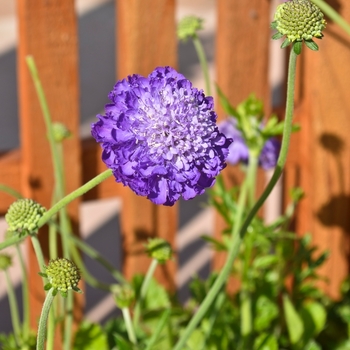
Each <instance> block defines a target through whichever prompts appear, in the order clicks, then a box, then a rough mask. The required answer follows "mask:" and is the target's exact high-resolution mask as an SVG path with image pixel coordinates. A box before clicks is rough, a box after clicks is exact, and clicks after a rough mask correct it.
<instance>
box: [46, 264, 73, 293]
mask: <svg viewBox="0 0 350 350" xmlns="http://www.w3.org/2000/svg"><path fill="white" fill-rule="evenodd" d="M45 274H46V275H47V278H48V280H49V282H50V284H51V286H52V288H54V289H56V290H59V291H61V292H63V293H66V292H67V291H68V290H69V289H74V290H77V289H78V288H77V286H78V282H79V281H80V272H79V269H78V268H77V266H76V265H75V264H74V263H73V262H72V261H70V260H67V259H64V258H58V259H55V260H50V262H49V264H48V266H47V267H46V271H45Z"/></svg>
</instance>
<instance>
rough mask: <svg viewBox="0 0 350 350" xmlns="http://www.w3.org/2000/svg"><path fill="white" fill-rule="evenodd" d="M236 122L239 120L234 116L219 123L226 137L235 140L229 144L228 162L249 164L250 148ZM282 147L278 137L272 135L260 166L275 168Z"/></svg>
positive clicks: (265, 145) (264, 147)
mask: <svg viewBox="0 0 350 350" xmlns="http://www.w3.org/2000/svg"><path fill="white" fill-rule="evenodd" d="M236 124H237V121H236V120H235V119H234V118H232V117H229V118H227V119H226V120H224V121H222V122H221V123H220V124H219V130H220V131H221V132H222V133H223V134H225V135H226V137H230V138H232V140H233V142H232V143H231V145H230V146H229V154H228V156H227V162H228V163H229V164H232V165H235V164H237V163H239V162H242V163H244V164H247V163H248V159H249V149H248V146H247V145H246V142H245V140H244V138H243V136H242V134H241V132H240V131H239V130H238V129H237V127H236ZM280 147H281V145H280V142H279V141H278V140H277V139H276V138H274V137H271V138H270V139H268V140H267V141H266V142H265V144H264V146H263V149H262V151H261V153H260V156H259V166H261V167H262V168H263V169H265V170H268V169H271V168H274V167H275V166H276V163H277V159H278V155H279V152H280Z"/></svg>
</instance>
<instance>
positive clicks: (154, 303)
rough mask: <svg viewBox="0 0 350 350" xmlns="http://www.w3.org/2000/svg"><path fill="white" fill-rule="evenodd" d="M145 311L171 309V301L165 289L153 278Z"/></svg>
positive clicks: (146, 299)
mask: <svg viewBox="0 0 350 350" xmlns="http://www.w3.org/2000/svg"><path fill="white" fill-rule="evenodd" d="M144 305H145V309H150V310H152V309H161V308H168V307H170V300H169V296H168V293H167V292H166V290H165V288H164V287H163V286H162V285H160V284H159V283H158V282H156V280H155V279H153V278H152V280H151V282H150V284H149V287H148V291H147V294H146V297H145V303H144Z"/></svg>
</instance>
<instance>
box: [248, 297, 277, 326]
mask: <svg viewBox="0 0 350 350" xmlns="http://www.w3.org/2000/svg"><path fill="white" fill-rule="evenodd" d="M278 314H279V311H278V306H277V305H276V303H274V302H273V301H271V300H270V299H269V298H268V297H267V296H266V295H260V296H259V297H258V300H257V301H256V306H255V318H254V329H255V330H256V331H257V332H261V331H263V330H265V329H268V328H269V327H270V326H271V322H272V321H273V320H274V319H275V318H277V316H278Z"/></svg>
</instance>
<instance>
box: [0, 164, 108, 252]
mask: <svg viewBox="0 0 350 350" xmlns="http://www.w3.org/2000/svg"><path fill="white" fill-rule="evenodd" d="M112 175H113V173H112V170H110V169H108V170H105V171H104V172H103V173H101V174H99V175H97V176H96V177H94V178H93V179H91V180H90V181H88V182H87V183H86V184H84V185H83V186H81V187H79V188H78V189H76V190H75V191H73V192H71V193H69V194H68V195H67V196H65V197H64V198H62V199H61V200H60V201H58V202H57V203H56V204H55V205H54V206H53V207H52V208H50V209H49V210H48V211H47V212H46V213H45V214H44V215H43V216H42V217H41V218H40V220H39V222H38V227H39V228H40V227H42V226H44V225H45V224H46V223H47V222H48V221H49V220H50V218H51V217H52V216H53V215H55V214H56V213H57V212H58V211H59V210H60V209H62V208H63V207H64V206H66V205H67V204H69V203H70V202H72V201H73V200H74V199H76V198H78V197H80V196H81V195H83V194H84V193H86V192H87V191H89V190H91V189H92V188H94V187H95V186H97V185H98V184H100V183H101V182H102V181H104V180H106V179H107V178H109V177H110V176H112ZM0 247H1V245H0Z"/></svg>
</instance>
